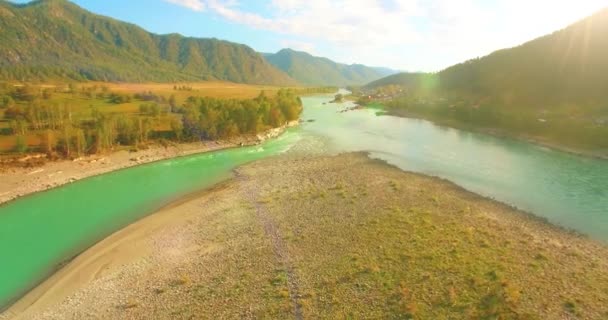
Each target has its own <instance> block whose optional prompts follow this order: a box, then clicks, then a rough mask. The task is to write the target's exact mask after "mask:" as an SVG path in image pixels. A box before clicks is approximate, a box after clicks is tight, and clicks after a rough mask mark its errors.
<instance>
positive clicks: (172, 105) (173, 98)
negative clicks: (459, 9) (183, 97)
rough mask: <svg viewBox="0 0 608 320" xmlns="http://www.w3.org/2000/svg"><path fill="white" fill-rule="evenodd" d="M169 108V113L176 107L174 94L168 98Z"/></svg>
mask: <svg viewBox="0 0 608 320" xmlns="http://www.w3.org/2000/svg"><path fill="white" fill-rule="evenodd" d="M169 106H170V107H171V112H174V111H173V109H175V107H177V101H176V100H175V95H174V94H172V95H171V96H170V97H169Z"/></svg>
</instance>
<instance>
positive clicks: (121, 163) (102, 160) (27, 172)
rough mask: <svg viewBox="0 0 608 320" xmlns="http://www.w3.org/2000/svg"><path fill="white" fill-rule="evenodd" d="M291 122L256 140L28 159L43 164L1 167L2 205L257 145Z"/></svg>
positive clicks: (37, 156) (261, 135) (253, 138)
mask: <svg viewBox="0 0 608 320" xmlns="http://www.w3.org/2000/svg"><path fill="white" fill-rule="evenodd" d="M296 125H298V121H292V122H289V123H287V124H286V125H284V126H282V127H279V128H274V129H270V130H268V131H266V132H264V133H261V134H258V135H256V136H242V137H237V138H234V139H230V140H222V141H203V142H195V143H181V144H172V145H165V146H162V145H150V146H149V147H148V148H147V149H145V150H138V151H128V150H121V151H116V152H113V153H108V154H104V155H93V156H87V157H81V158H78V159H75V160H59V161H44V155H29V156H25V157H23V158H22V159H21V160H17V161H21V162H26V161H33V162H40V163H41V164H40V165H37V166H33V167H18V166H14V165H4V166H0V204H2V203H5V202H8V201H11V200H13V199H16V198H19V197H22V196H25V195H28V194H31V193H35V192H39V191H44V190H47V189H51V188H55V187H58V186H61V185H64V184H66V183H71V182H74V181H77V180H80V179H84V178H87V177H91V176H95V175H99V174H104V173H108V172H112V171H116V170H120V169H124V168H129V167H132V166H136V165H141V164H145V163H150V162H154V161H160V160H165V159H170V158H175V157H181V156H187V155H192V154H197V153H204V152H210V151H216V150H221V149H226V148H234V147H241V146H249V145H255V144H259V143H262V142H264V141H265V140H268V139H272V138H275V137H278V136H279V135H281V134H282V133H283V132H285V130H286V129H287V128H289V127H293V126H296Z"/></svg>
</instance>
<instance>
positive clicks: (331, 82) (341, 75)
mask: <svg viewBox="0 0 608 320" xmlns="http://www.w3.org/2000/svg"><path fill="white" fill-rule="evenodd" d="M264 57H265V58H266V60H268V62H270V63H271V64H273V65H274V66H276V67H277V68H279V69H281V70H283V71H284V72H286V73H287V74H288V75H290V76H291V77H292V78H294V79H296V80H297V81H298V82H300V83H302V84H306V85H319V86H347V85H363V84H366V83H368V82H370V81H373V80H376V79H380V78H382V77H385V76H387V75H390V74H393V73H395V71H393V70H391V69H388V68H373V67H367V66H364V65H361V64H352V65H346V64H341V63H336V62H334V61H331V60H329V59H327V58H321V57H315V56H313V55H310V54H308V53H306V52H301V51H295V50H292V49H283V50H281V51H279V52H277V53H274V54H272V53H266V54H264Z"/></svg>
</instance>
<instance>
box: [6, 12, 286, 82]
mask: <svg viewBox="0 0 608 320" xmlns="http://www.w3.org/2000/svg"><path fill="white" fill-rule="evenodd" d="M0 39H1V41H0V79H3V80H7V79H12V80H26V81H27V80H54V79H74V80H100V81H130V82H140V81H160V82H168V81H179V80H188V81H195V80H226V81H232V82H241V83H255V84H275V85H290V84H294V83H295V81H294V80H293V79H291V78H290V77H289V76H287V75H286V74H285V73H283V72H282V71H280V70H278V69H277V68H275V67H273V66H272V65H270V64H269V63H268V62H267V61H266V60H265V59H264V58H263V57H262V56H261V55H260V54H258V53H257V52H255V51H254V50H253V49H251V48H249V47H247V46H245V45H241V44H236V43H231V42H227V41H221V40H217V39H197V38H186V37H182V36H181V35H177V34H170V35H156V34H152V33H150V32H147V31H146V30H144V29H142V28H140V27H138V26H136V25H133V24H129V23H125V22H121V21H118V20H114V19H111V18H108V17H103V16H99V15H95V14H93V13H90V12H88V11H86V10H84V9H82V8H80V7H78V6H77V5H75V4H73V3H71V2H69V1H67V0H39V1H34V2H32V3H30V4H27V5H16V4H12V3H10V2H7V1H5V0H0Z"/></svg>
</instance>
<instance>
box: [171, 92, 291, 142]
mask: <svg viewBox="0 0 608 320" xmlns="http://www.w3.org/2000/svg"><path fill="white" fill-rule="evenodd" d="M176 111H177V112H179V113H180V114H182V124H183V137H184V138H185V139H188V140H197V139H217V138H230V137H232V136H236V135H239V134H256V133H258V132H261V131H263V130H266V129H268V128H276V127H279V126H281V125H283V124H285V123H286V122H288V121H294V120H297V119H298V117H299V115H300V113H301V112H302V102H301V101H300V98H299V97H298V96H297V95H296V93H295V91H294V90H291V89H281V90H279V91H278V92H277V94H276V95H275V96H273V97H268V96H267V95H266V94H264V92H262V93H261V94H260V95H259V96H258V97H256V98H255V99H249V100H219V99H212V98H189V99H188V100H187V101H186V103H185V104H184V105H183V106H182V107H181V108H178V109H177V110H176Z"/></svg>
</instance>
